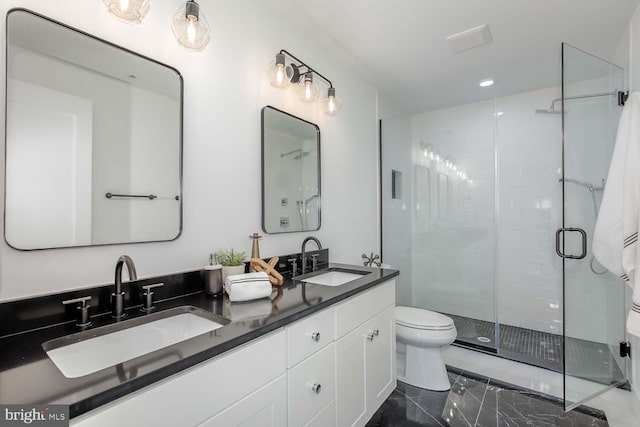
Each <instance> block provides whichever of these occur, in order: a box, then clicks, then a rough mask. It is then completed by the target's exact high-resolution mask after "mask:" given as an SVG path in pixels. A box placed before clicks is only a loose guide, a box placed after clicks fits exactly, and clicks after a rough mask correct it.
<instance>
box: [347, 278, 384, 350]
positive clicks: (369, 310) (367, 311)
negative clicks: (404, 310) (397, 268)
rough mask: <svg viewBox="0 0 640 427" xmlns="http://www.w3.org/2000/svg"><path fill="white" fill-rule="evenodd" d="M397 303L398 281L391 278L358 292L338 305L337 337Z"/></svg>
mask: <svg viewBox="0 0 640 427" xmlns="http://www.w3.org/2000/svg"><path fill="white" fill-rule="evenodd" d="M395 304H396V281H395V280H389V281H388V282H385V283H382V284H380V285H378V286H376V287H374V288H373V289H371V290H368V291H366V292H364V293H361V294H357V295H355V296H353V297H351V298H349V299H348V300H346V301H345V302H343V303H342V304H340V305H338V306H337V307H336V338H340V337H343V336H345V335H346V334H348V333H349V332H350V331H352V330H354V329H355V328H357V327H358V326H360V325H362V324H363V323H364V322H366V321H367V320H369V319H371V318H372V317H373V316H375V315H376V314H378V313H380V312H381V311H383V310H384V309H385V308H387V307H389V306H391V305H395Z"/></svg>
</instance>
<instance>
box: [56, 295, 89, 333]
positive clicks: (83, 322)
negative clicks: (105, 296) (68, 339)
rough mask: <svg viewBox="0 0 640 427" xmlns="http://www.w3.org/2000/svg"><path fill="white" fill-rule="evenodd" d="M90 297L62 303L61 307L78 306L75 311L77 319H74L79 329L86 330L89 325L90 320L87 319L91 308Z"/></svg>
mask: <svg viewBox="0 0 640 427" xmlns="http://www.w3.org/2000/svg"><path fill="white" fill-rule="evenodd" d="M89 301H91V297H90V296H86V297H80V298H74V299H68V300H66V301H62V304H63V305H69V304H78V306H77V307H76V310H78V317H77V318H76V326H80V327H81V328H86V327H87V326H89V325H91V320H90V318H89V309H90V308H91V304H89Z"/></svg>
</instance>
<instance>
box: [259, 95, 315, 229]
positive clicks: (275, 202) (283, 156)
mask: <svg viewBox="0 0 640 427" xmlns="http://www.w3.org/2000/svg"><path fill="white" fill-rule="evenodd" d="M320 202H321V198H320V128H319V127H318V125H316V124H314V123H311V122H308V121H306V120H303V119H301V118H299V117H296V116H293V115H291V114H289V113H286V112H284V111H281V110H278V109H277V108H274V107H271V106H266V107H264V108H263V109H262V229H263V230H264V232H265V233H270V234H274V233H292V232H299V231H314V230H318V229H320V225H321V215H320V212H321V209H320Z"/></svg>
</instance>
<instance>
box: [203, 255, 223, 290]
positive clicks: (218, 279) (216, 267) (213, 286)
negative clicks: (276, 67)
mask: <svg viewBox="0 0 640 427" xmlns="http://www.w3.org/2000/svg"><path fill="white" fill-rule="evenodd" d="M222 285H223V283H222V266H221V265H220V264H218V262H217V260H216V259H215V257H214V256H213V254H209V265H207V266H205V267H204V289H205V290H206V291H207V294H209V295H211V296H213V297H219V296H222V291H223V287H222Z"/></svg>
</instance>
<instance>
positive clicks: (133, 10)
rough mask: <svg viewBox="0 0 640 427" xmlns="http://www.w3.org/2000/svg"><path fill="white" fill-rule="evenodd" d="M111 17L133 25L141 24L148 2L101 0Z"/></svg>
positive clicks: (143, 0) (138, 0)
mask: <svg viewBox="0 0 640 427" xmlns="http://www.w3.org/2000/svg"><path fill="white" fill-rule="evenodd" d="M102 2H103V3H104V5H105V7H106V8H107V10H108V11H109V13H111V14H112V15H114V16H116V17H117V18H119V19H121V20H123V21H125V22H131V23H133V24H139V23H141V22H142V20H143V19H144V17H145V16H147V13H148V12H149V0H102Z"/></svg>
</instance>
